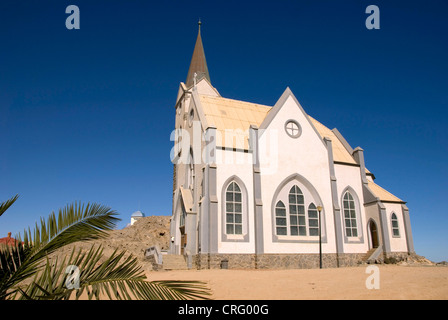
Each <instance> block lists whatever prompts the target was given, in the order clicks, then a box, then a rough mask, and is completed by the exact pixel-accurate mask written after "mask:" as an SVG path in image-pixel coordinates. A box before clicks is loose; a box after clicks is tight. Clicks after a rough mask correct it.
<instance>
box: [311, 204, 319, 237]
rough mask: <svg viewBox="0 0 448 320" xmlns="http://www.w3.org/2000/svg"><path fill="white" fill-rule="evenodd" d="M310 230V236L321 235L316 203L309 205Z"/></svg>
mask: <svg viewBox="0 0 448 320" xmlns="http://www.w3.org/2000/svg"><path fill="white" fill-rule="evenodd" d="M308 230H309V234H310V236H317V235H319V220H318V216H317V208H316V206H315V205H314V203H311V204H310V205H309V206H308Z"/></svg>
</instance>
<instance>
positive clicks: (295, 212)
mask: <svg viewBox="0 0 448 320" xmlns="http://www.w3.org/2000/svg"><path fill="white" fill-rule="evenodd" d="M288 200H289V228H290V232H291V235H292V236H297V235H299V236H306V221H305V205H304V198H303V193H302V190H300V188H299V187H298V186H296V185H295V186H293V187H292V188H291V190H289V196H288Z"/></svg>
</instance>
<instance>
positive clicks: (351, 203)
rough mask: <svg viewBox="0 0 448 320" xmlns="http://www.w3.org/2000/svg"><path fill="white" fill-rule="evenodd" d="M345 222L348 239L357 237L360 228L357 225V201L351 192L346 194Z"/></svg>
mask: <svg viewBox="0 0 448 320" xmlns="http://www.w3.org/2000/svg"><path fill="white" fill-rule="evenodd" d="M344 221H345V234H346V235H347V237H357V236H358V227H357V224H356V207H355V200H354V199H353V196H352V195H351V193H350V192H349V191H347V192H346V193H345V194H344Z"/></svg>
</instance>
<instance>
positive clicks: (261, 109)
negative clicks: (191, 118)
mask: <svg viewBox="0 0 448 320" xmlns="http://www.w3.org/2000/svg"><path fill="white" fill-rule="evenodd" d="M199 99H200V101H201V105H202V107H203V110H204V114H205V116H206V118H207V122H208V124H209V125H212V126H214V127H216V129H217V130H218V131H219V133H220V134H221V137H219V138H220V139H219V138H218V139H219V140H218V141H217V142H216V145H217V146H219V147H226V148H238V149H244V150H248V148H249V143H248V138H249V132H248V129H249V127H250V125H252V124H253V125H256V126H260V124H261V123H262V122H263V120H264V118H265V117H266V115H267V114H268V112H269V111H270V110H271V107H268V106H265V105H261V104H256V103H251V102H245V101H239V100H233V99H227V98H223V97H215V96H209V95H199ZM226 131H227V132H228V133H229V134H230V133H231V134H232V136H233V137H234V138H233V139H226V136H225V134H226ZM228 137H229V135H228Z"/></svg>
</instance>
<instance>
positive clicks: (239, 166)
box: [214, 148, 255, 254]
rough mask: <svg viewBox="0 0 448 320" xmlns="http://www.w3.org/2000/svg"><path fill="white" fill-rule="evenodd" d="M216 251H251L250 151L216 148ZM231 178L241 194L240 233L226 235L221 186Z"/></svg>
mask: <svg viewBox="0 0 448 320" xmlns="http://www.w3.org/2000/svg"><path fill="white" fill-rule="evenodd" d="M216 156H217V177H216V185H217V196H218V220H217V228H216V230H217V234H216V235H214V236H217V237H218V252H219V253H220V254H232V253H240V254H247V253H255V240H254V237H255V230H254V198H253V165H252V154H251V153H244V152H239V151H237V152H234V151H231V150H222V149H220V148H217V150H216ZM231 181H235V182H236V183H237V184H238V185H239V186H240V187H241V189H242V195H243V234H242V235H226V232H225V228H226V226H225V219H226V217H225V215H226V213H225V207H224V206H225V189H226V188H227V186H228V184H229V183H230V182H231Z"/></svg>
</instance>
